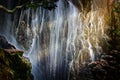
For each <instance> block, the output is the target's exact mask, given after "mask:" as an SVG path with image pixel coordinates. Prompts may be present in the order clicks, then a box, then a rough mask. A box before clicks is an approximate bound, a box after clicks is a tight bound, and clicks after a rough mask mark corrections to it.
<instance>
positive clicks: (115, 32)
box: [109, 1, 120, 51]
mask: <svg viewBox="0 0 120 80" xmlns="http://www.w3.org/2000/svg"><path fill="white" fill-rule="evenodd" d="M110 24H111V25H110V26H111V29H110V33H109V35H110V37H111V40H110V41H109V48H110V49H116V50H119V51H120V2H119V1H116V2H115V3H114V5H113V9H112V12H111V22H110Z"/></svg>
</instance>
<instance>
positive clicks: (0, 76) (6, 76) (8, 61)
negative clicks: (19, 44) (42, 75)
mask: <svg viewBox="0 0 120 80" xmlns="http://www.w3.org/2000/svg"><path fill="white" fill-rule="evenodd" d="M22 54H23V52H22V51H19V50H18V51H17V50H16V51H15V50H13V51H12V50H11V51H9V50H8V49H0V80H32V79H31V65H30V62H29V60H28V59H26V58H25V57H23V56H22Z"/></svg>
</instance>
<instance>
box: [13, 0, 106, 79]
mask: <svg viewBox="0 0 120 80" xmlns="http://www.w3.org/2000/svg"><path fill="white" fill-rule="evenodd" d="M97 1H101V0H94V2H93V3H92V4H91V10H90V11H89V12H87V13H86V12H84V10H83V11H82V10H80V8H78V7H76V6H75V5H74V4H73V3H72V2H71V1H69V0H59V1H58V2H57V3H56V4H57V7H56V9H54V10H51V11H49V10H46V9H43V8H42V7H39V8H37V9H36V10H32V9H27V10H24V11H21V15H20V19H19V24H18V27H17V29H16V32H15V34H16V36H15V38H16V40H17V42H18V43H19V44H21V45H22V46H23V47H24V50H25V54H24V55H25V56H27V57H28V58H29V59H30V61H31V63H32V74H33V75H34V80H69V76H70V71H71V70H73V71H75V69H77V70H79V67H80V65H84V64H87V63H90V62H92V61H94V60H95V59H97V58H98V57H99V55H100V54H101V53H103V48H102V46H104V45H105V44H104V42H105V41H106V40H107V38H108V37H107V34H106V31H107V29H108V25H107V24H106V20H105V17H106V15H105V14H106V12H105V10H104V9H106V7H104V5H106V4H103V6H102V7H101V6H98V3H97ZM102 1H103V3H104V0H102ZM101 4H102V3H101ZM13 43H14V42H13Z"/></svg>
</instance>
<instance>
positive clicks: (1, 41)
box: [0, 35, 15, 49]
mask: <svg viewBox="0 0 120 80" xmlns="http://www.w3.org/2000/svg"><path fill="white" fill-rule="evenodd" d="M0 48H4V49H12V48H15V47H14V46H13V45H11V44H10V43H8V41H7V39H6V38H5V37H4V36H2V35H0Z"/></svg>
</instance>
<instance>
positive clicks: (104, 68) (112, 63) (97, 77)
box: [71, 50, 120, 80]
mask: <svg viewBox="0 0 120 80" xmlns="http://www.w3.org/2000/svg"><path fill="white" fill-rule="evenodd" d="M73 77H74V79H73ZM71 80H120V52H119V51H117V50H112V51H110V52H109V53H108V54H102V55H101V57H100V59H99V60H97V61H94V62H92V63H89V64H88V65H86V66H83V67H81V68H80V69H79V71H78V74H77V75H73V74H72V79H71Z"/></svg>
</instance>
